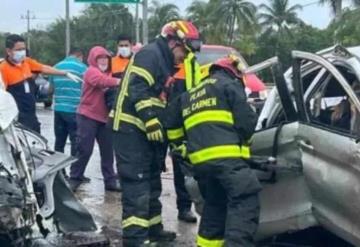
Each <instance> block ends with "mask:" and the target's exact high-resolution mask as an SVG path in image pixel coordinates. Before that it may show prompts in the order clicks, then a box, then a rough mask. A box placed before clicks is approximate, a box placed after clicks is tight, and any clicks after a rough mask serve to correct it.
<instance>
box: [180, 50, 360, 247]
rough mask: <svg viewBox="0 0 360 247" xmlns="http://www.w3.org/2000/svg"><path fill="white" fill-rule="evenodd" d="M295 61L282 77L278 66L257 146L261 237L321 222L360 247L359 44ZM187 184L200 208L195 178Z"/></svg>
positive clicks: (295, 54)
mask: <svg viewBox="0 0 360 247" xmlns="http://www.w3.org/2000/svg"><path fill="white" fill-rule="evenodd" d="M292 59H293V66H292V67H291V68H289V69H288V70H287V71H286V72H285V73H284V74H283V73H282V72H281V70H280V69H279V66H278V65H275V66H273V67H274V68H275V69H273V72H274V74H273V75H274V76H273V77H274V78H275V84H276V87H274V88H273V89H272V91H271V92H270V94H269V97H268V99H267V101H266V103H265V105H264V108H263V110H262V112H261V114H260V116H259V120H258V125H257V131H256V133H255V135H254V140H253V143H252V147H251V148H252V154H253V156H254V160H252V161H251V162H250V164H251V166H252V168H254V171H255V172H256V174H257V175H258V178H259V180H260V181H261V182H262V184H263V190H262V191H261V193H260V200H261V215H260V225H259V229H258V233H257V239H258V240H262V239H265V238H269V237H271V236H275V235H279V234H282V233H287V232H296V231H301V230H304V229H307V228H310V227H314V226H321V227H323V228H325V229H326V230H328V231H330V232H332V233H333V234H335V235H336V236H338V237H340V238H342V239H344V240H345V241H347V242H349V243H351V244H354V245H356V246H360V114H359V113H360V101H359V97H360V47H353V48H349V49H345V48H343V47H341V46H335V47H332V48H329V49H326V50H324V51H321V52H319V53H317V54H314V53H308V52H302V51H293V52H292ZM274 61H275V60H273V61H272V62H271V64H274ZM265 64H266V63H265ZM255 67H256V66H255ZM260 67H261V66H260ZM186 181H187V188H188V190H189V192H190V194H191V195H192V197H193V199H194V201H195V203H196V204H197V210H198V211H201V203H202V200H201V196H200V194H199V192H198V190H197V185H196V182H195V180H193V179H192V178H191V177H187V180H186Z"/></svg>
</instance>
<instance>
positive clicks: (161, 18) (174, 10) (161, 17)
mask: <svg viewBox="0 0 360 247" xmlns="http://www.w3.org/2000/svg"><path fill="white" fill-rule="evenodd" d="M149 13H150V18H149V21H148V22H149V36H150V38H154V37H155V36H156V35H157V34H159V33H160V31H161V27H162V26H163V25H165V24H166V23H168V22H169V21H172V20H177V19H180V15H179V8H178V7H177V6H176V5H175V4H171V3H168V4H161V3H160V2H159V1H156V0H153V1H152V6H151V7H150V8H149Z"/></svg>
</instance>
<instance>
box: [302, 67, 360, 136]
mask: <svg viewBox="0 0 360 247" xmlns="http://www.w3.org/2000/svg"><path fill="white" fill-rule="evenodd" d="M337 69H338V70H339V71H340V72H341V74H342V75H343V76H344V77H345V79H346V80H347V81H348V82H349V83H350V86H351V88H352V89H353V90H354V91H355V92H357V91H358V92H360V90H359V89H360V83H359V81H358V80H357V78H356V76H355V74H354V73H353V72H352V71H351V70H349V69H348V68H346V67H344V66H337ZM305 106H306V110H307V111H308V116H309V118H310V122H311V123H312V124H316V125H319V126H323V127H326V128H330V129H332V130H335V131H340V132H343V133H346V134H351V135H353V134H356V133H357V129H358V127H357V126H356V124H355V123H356V122H357V121H356V119H357V116H358V115H359V114H358V110H357V109H356V108H355V106H354V105H353V104H352V102H351V100H350V99H349V96H348V95H347V93H346V92H345V90H344V89H343V87H342V86H341V85H340V83H339V82H338V81H337V80H336V79H335V78H334V77H333V76H332V75H330V74H329V72H326V73H325V74H324V75H323V76H322V78H321V79H320V83H318V86H317V87H315V88H314V89H313V91H312V92H310V94H309V97H308V98H307V100H306V102H305Z"/></svg>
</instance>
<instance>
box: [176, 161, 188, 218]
mask: <svg viewBox="0 0 360 247" xmlns="http://www.w3.org/2000/svg"><path fill="white" fill-rule="evenodd" d="M172 162H173V172H174V186H175V192H176V205H177V209H178V211H179V212H185V211H189V210H190V209H191V198H190V195H189V193H188V192H187V190H186V187H185V179H184V174H183V172H182V170H181V165H182V162H184V160H183V159H181V158H179V157H177V156H173V157H172Z"/></svg>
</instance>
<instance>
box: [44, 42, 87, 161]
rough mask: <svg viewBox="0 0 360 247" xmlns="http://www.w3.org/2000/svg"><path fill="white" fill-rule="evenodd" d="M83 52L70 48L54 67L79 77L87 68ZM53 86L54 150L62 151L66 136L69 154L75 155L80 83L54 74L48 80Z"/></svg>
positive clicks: (81, 76)
mask: <svg viewBox="0 0 360 247" xmlns="http://www.w3.org/2000/svg"><path fill="white" fill-rule="evenodd" d="M83 56H84V54H83V52H82V51H81V50H80V49H78V48H72V49H71V50H70V55H69V56H68V57H66V58H65V59H64V60H62V61H60V62H59V63H57V64H56V65H55V66H54V67H55V68H57V69H60V70H64V71H68V72H71V73H73V74H75V75H77V76H79V77H80V78H83V75H84V73H85V71H86V69H87V67H86V65H85V64H84V63H83V62H82V61H83ZM50 82H51V84H52V86H53V88H54V98H55V107H54V131H55V151H58V152H62V153H63V152H64V147H65V144H66V140H67V137H68V136H69V138H70V142H71V155H72V156H75V155H76V109H77V107H78V105H79V103H80V96H81V86H82V84H81V83H78V82H74V81H72V80H69V79H67V78H64V77H60V76H54V77H52V78H51V80H50Z"/></svg>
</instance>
